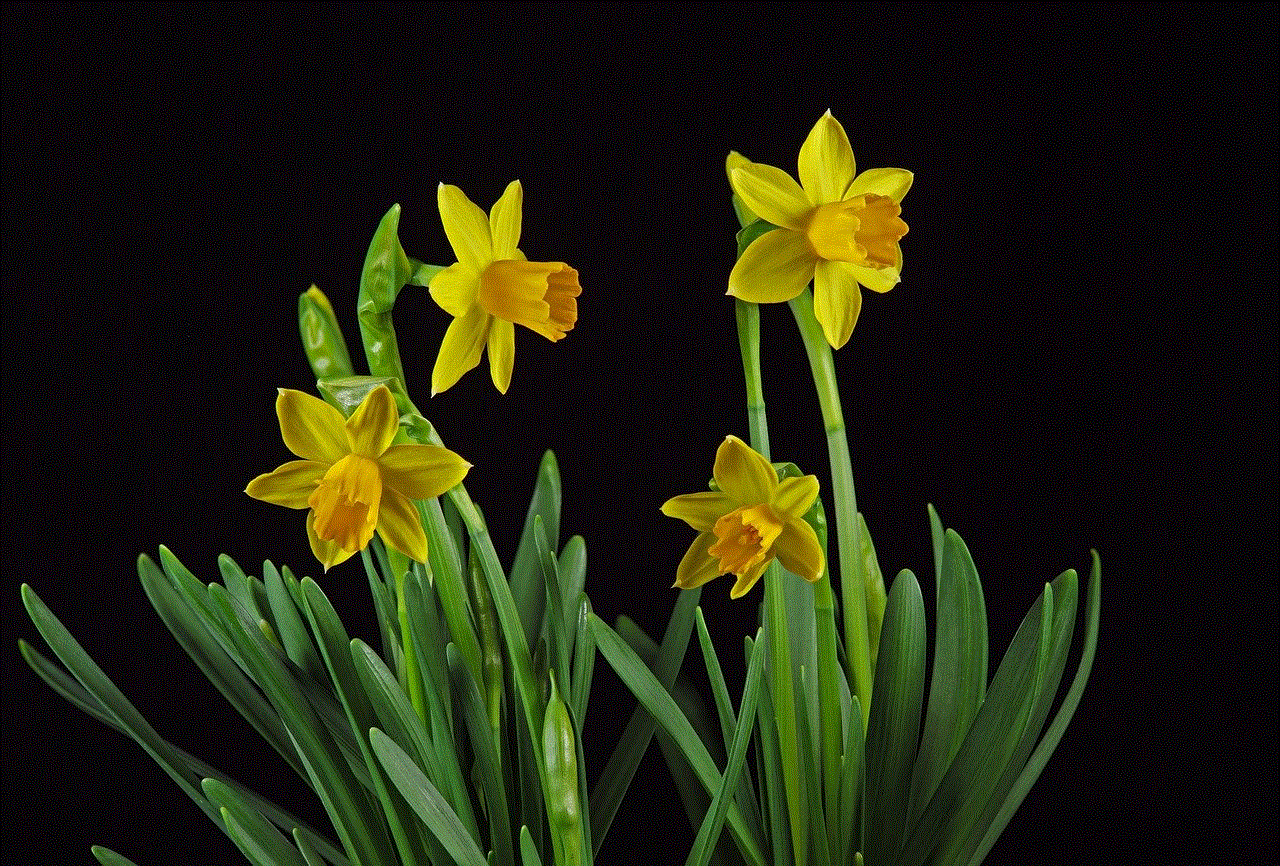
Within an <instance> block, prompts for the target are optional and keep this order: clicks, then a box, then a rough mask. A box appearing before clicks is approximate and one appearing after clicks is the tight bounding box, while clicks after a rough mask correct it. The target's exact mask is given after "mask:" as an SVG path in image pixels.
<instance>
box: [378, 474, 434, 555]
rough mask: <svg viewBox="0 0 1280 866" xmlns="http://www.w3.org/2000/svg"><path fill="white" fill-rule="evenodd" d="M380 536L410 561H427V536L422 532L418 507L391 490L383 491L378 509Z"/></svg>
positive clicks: (385, 489)
mask: <svg viewBox="0 0 1280 866" xmlns="http://www.w3.org/2000/svg"><path fill="white" fill-rule="evenodd" d="M378 535H379V536H381V537H382V540H383V541H385V542H386V543H387V544H388V545H390V546H391V547H394V548H395V549H396V550H398V551H400V552H401V553H403V554H404V555H405V556H407V557H409V558H410V559H414V560H417V561H418V562H426V561H427V535H426V533H425V532H423V531H422V518H421V517H420V516H419V515H418V507H417V506H416V505H414V504H413V503H412V502H410V501H409V499H408V498H406V497H405V496H403V495H401V494H400V493H398V492H397V491H395V490H392V489H391V488H384V489H383V491H382V504H381V505H380V506H379V508H378Z"/></svg>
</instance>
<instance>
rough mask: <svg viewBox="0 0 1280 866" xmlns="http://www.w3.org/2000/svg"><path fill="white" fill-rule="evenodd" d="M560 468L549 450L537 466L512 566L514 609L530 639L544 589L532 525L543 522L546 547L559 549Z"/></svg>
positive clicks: (538, 618) (534, 632)
mask: <svg viewBox="0 0 1280 866" xmlns="http://www.w3.org/2000/svg"><path fill="white" fill-rule="evenodd" d="M560 498H561V491H560V467H559V465H558V464H557V463H556V456H555V454H553V453H552V452H550V451H548V452H546V453H545V454H543V455H542V462H541V463H540V464H539V465H538V480H537V482H536V483H535V484H534V488H533V498H532V499H530V501H529V511H528V514H527V515H526V516H525V521H524V530H523V531H522V532H521V533H520V543H519V545H517V547H516V557H515V560H514V562H513V563H512V565H511V596H512V598H513V599H515V605H516V610H518V611H520V625H521V627H522V628H523V629H524V633H525V635H526V636H529V637H536V636H537V635H538V634H539V633H540V631H541V629H540V627H539V626H540V624H541V622H542V610H543V599H544V596H545V592H546V591H545V589H544V586H545V585H544V583H543V578H542V574H541V573H540V571H539V569H538V550H537V541H536V535H535V534H534V522H535V521H536V520H538V519H541V520H542V526H543V528H544V530H545V531H546V533H547V546H548V547H549V548H550V549H551V550H558V549H559V546H560Z"/></svg>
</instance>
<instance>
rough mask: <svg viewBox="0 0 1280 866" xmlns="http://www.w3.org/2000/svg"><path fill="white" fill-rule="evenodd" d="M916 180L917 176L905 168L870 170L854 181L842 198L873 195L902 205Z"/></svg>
mask: <svg viewBox="0 0 1280 866" xmlns="http://www.w3.org/2000/svg"><path fill="white" fill-rule="evenodd" d="M914 179H915V175H913V174H912V173H911V172H909V171H907V170H906V169H905V168H869V169H867V170H866V171H864V172H863V173H862V174H860V175H858V176H857V177H855V178H854V179H853V182H852V183H850V184H849V188H848V189H847V190H845V193H844V195H843V196H842V198H853V197H854V196H855V195H865V194H867V193H873V194H875V195H884V196H888V197H889V198H891V199H893V200H894V201H895V202H897V203H898V204H902V197H903V196H905V195H906V194H907V190H909V189H911V182H912V181H913V180H914Z"/></svg>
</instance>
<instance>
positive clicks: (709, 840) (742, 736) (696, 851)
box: [685, 609, 764, 866]
mask: <svg viewBox="0 0 1280 866" xmlns="http://www.w3.org/2000/svg"><path fill="white" fill-rule="evenodd" d="M698 626H699V637H701V634H702V632H704V631H705V630H706V626H705V625H704V624H703V622H702V611H701V609H699V610H698ZM759 639H760V632H759V630H757V631H756V640H759ZM704 651H705V647H704ZM763 656H764V653H756V654H755V657H754V658H753V659H752V661H751V663H750V664H749V665H748V666H747V682H746V685H745V686H744V687H743V691H742V705H741V706H742V713H741V717H740V720H739V721H738V722H737V723H735V724H734V726H733V727H734V731H733V739H732V742H731V743H730V744H729V758H728V761H727V762H726V764H725V768H724V775H723V776H722V777H721V779H720V787H719V788H717V789H716V792H715V794H714V796H712V798H711V807H710V808H709V809H708V810H707V816H706V818H705V819H703V822H702V826H701V827H699V828H698V836H697V838H696V839H695V840H694V843H693V850H691V851H690V852H689V858H688V860H686V861H685V862H686V863H688V864H689V866H705V864H706V863H707V861H708V860H710V858H711V852H712V851H713V850H715V846H716V842H717V841H719V839H720V831H721V829H722V828H723V826H724V820H725V816H726V815H727V814H728V812H729V804H730V803H731V802H732V800H733V798H732V797H730V795H729V792H730V791H735V790H737V789H738V783H739V778H740V776H741V774H742V765H743V763H744V762H745V761H746V757H747V747H748V746H750V745H751V732H752V731H753V730H755V718H756V705H757V703H758V700H759V697H760V679H761V674H762V672H763V670H764V665H763V664H761V661H760V660H761V659H762V658H763ZM712 657H713V658H714V653H713V654H712ZM729 713H730V715H732V713H733V709H732V708H730V709H729Z"/></svg>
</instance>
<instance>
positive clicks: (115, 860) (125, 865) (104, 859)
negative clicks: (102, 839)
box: [89, 845, 138, 866]
mask: <svg viewBox="0 0 1280 866" xmlns="http://www.w3.org/2000/svg"><path fill="white" fill-rule="evenodd" d="M89 850H90V851H92V852H93V856H94V857H97V858H98V862H99V863H101V864H102V866H138V864H137V863H134V862H133V861H132V860H130V859H129V858H127V857H124V856H122V855H120V854H117V853H116V852H115V851H112V850H111V849H110V848H103V847H102V846H101V845H94V846H93V847H92V848H90V849H89Z"/></svg>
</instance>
